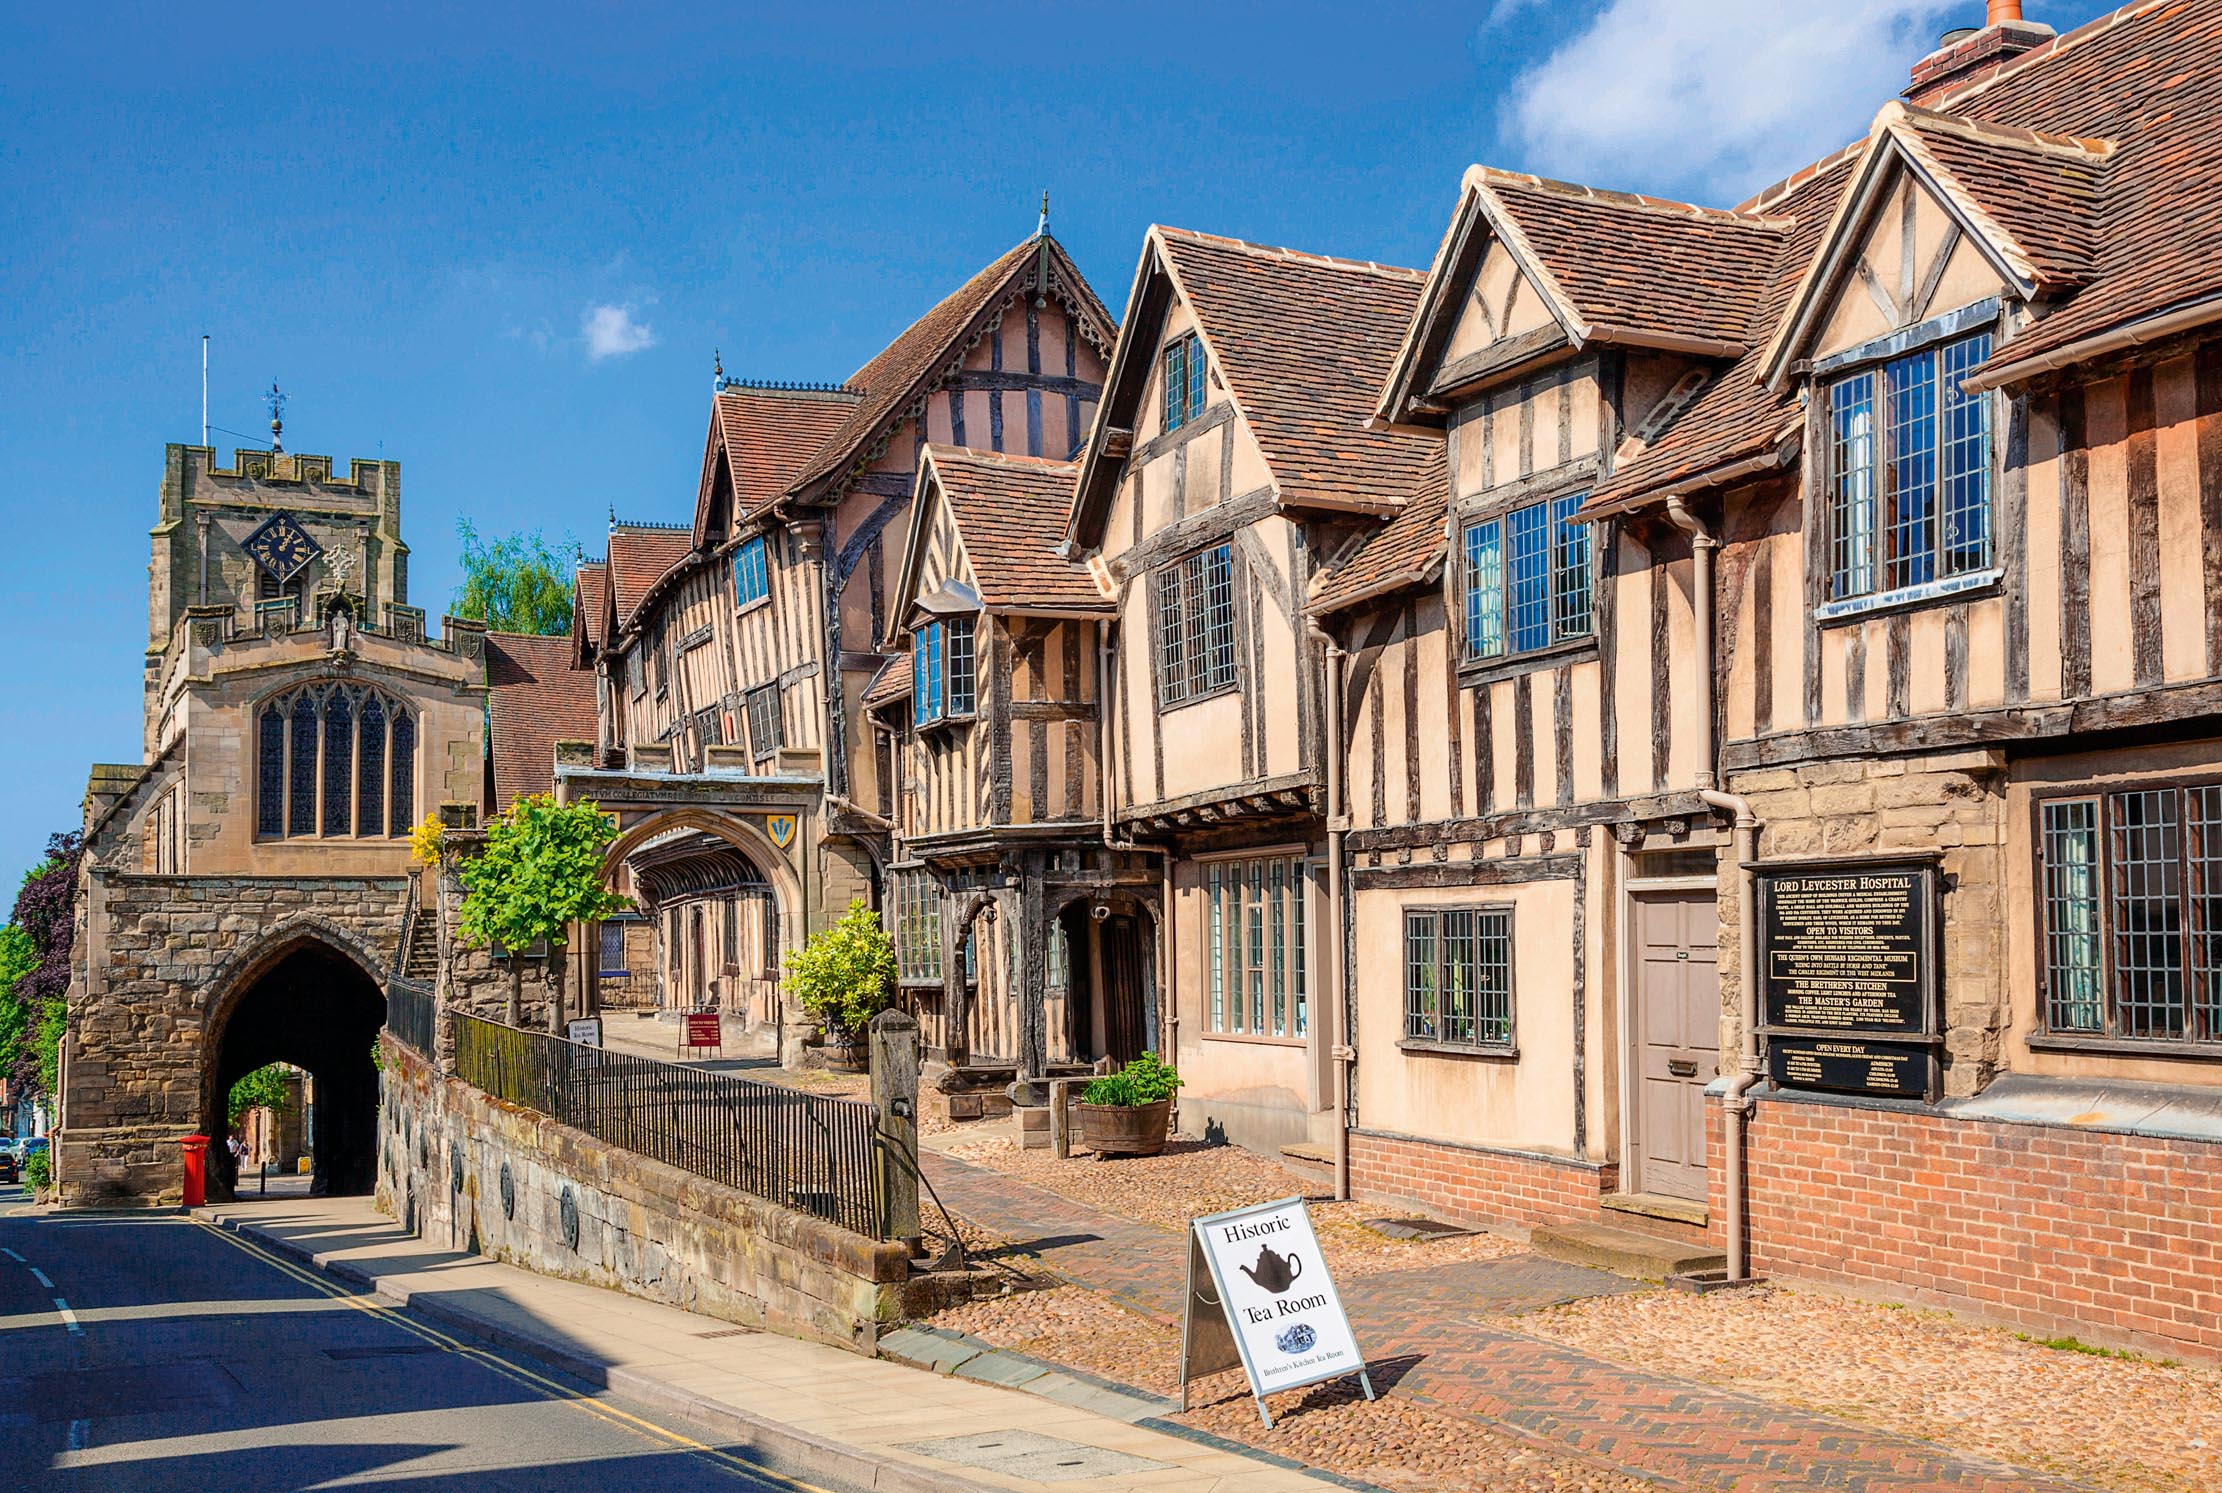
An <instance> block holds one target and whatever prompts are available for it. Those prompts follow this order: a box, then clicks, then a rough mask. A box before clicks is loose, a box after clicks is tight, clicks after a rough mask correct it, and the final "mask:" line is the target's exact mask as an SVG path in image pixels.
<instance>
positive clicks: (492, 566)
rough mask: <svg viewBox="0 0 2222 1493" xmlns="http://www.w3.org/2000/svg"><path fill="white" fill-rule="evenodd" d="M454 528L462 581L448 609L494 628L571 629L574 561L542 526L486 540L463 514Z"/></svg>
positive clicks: (551, 632) (553, 631) (557, 631)
mask: <svg viewBox="0 0 2222 1493" xmlns="http://www.w3.org/2000/svg"><path fill="white" fill-rule="evenodd" d="M455 532H456V534H457V536H458V537H459V538H461V539H462V541H463V554H462V565H463V584H462V585H460V586H458V587H456V588H455V600H454V604H453V606H452V607H451V608H450V610H451V611H452V612H453V613H454V614H455V615H456V616H458V617H475V618H477V619H478V620H479V621H481V622H483V623H485V624H486V625H487V626H488V627H489V628H492V629H493V630H494V631H495V632H522V633H545V634H549V635H558V634H562V633H567V632H569V631H570V630H571V590H572V585H571V564H570V562H569V561H568V560H566V559H565V558H564V557H563V555H562V553H561V552H560V551H559V550H556V549H553V548H551V547H550V546H549V544H548V541H547V540H546V539H544V538H542V537H541V534H540V531H539V530H537V529H535V530H534V531H532V532H531V533H529V534H526V533H517V534H510V535H507V536H505V537H504V538H501V539H496V540H492V541H487V540H485V539H481V538H480V537H479V533H478V530H477V528H475V527H474V526H473V525H472V523H471V521H470V520H469V519H467V518H459V519H457V520H456V521H455ZM566 542H567V543H569V544H570V547H571V548H573V549H574V550H575V549H576V548H577V546H576V543H575V542H571V541H566Z"/></svg>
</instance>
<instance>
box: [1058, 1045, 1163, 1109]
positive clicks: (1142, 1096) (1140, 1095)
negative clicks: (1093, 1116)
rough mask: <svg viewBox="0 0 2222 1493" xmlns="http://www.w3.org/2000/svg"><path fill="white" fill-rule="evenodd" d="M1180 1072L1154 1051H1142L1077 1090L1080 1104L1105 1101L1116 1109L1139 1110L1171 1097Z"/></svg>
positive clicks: (1103, 1102) (1102, 1102)
mask: <svg viewBox="0 0 2222 1493" xmlns="http://www.w3.org/2000/svg"><path fill="white" fill-rule="evenodd" d="M1179 1087H1180V1075H1179V1074H1178V1073H1175V1072H1174V1071H1173V1068H1172V1065H1171V1064H1170V1063H1167V1062H1164V1061H1163V1060H1161V1059H1160V1058H1159V1057H1158V1055H1157V1054H1156V1053H1154V1052H1145V1053H1143V1054H1142V1055H1141V1056H1140V1057H1138V1058H1136V1059H1135V1060H1134V1061H1133V1062H1131V1063H1128V1064H1127V1065H1126V1066H1125V1067H1124V1068H1121V1069H1120V1070H1119V1071H1118V1072H1116V1073H1107V1074H1105V1075H1104V1076H1103V1077H1101V1078H1099V1079H1097V1080H1095V1081H1094V1082H1093V1083H1091V1084H1089V1085H1088V1086H1087V1087H1086V1088H1084V1089H1082V1090H1081V1091H1080V1102H1081V1103H1082V1104H1109V1105H1114V1106H1116V1107H1118V1108H1120V1109H1140V1108H1141V1107H1142V1106H1143V1105H1145V1104H1155V1103H1157V1102H1158V1101H1159V1100H1160V1099H1170V1098H1172V1097H1173V1090H1175V1089H1177V1088H1179Z"/></svg>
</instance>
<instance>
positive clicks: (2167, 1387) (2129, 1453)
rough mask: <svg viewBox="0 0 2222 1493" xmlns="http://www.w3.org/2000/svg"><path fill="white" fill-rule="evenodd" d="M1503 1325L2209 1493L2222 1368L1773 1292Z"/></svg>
mask: <svg viewBox="0 0 2222 1493" xmlns="http://www.w3.org/2000/svg"><path fill="white" fill-rule="evenodd" d="M1507 1325H1511V1326H1515V1327H1517V1329H1518V1330H1519V1331H1521V1332H1523V1333H1527V1334H1529V1335H1531V1336H1535V1337H1542V1338H1548V1339H1550V1340H1552V1341H1554V1342H1558V1343H1563V1344H1565V1345H1567V1346H1569V1347H1573V1348H1578V1349H1580V1350H1581V1351H1582V1352H1584V1353H1588V1354H1592V1355H1594V1356H1597V1357H1600V1358H1607V1359H1611V1360H1614V1361H1616V1362H1619V1363H1627V1364H1634V1365H1638V1366H1640V1367H1643V1368H1646V1369H1650V1370H1652V1371H1654V1372H1658V1373H1666V1374H1675V1375H1679V1376H1681V1377H1684V1378H1690V1379H1698V1380H1702V1381H1704V1382H1706V1383H1709V1384H1719V1385H1724V1386H1727V1387H1731V1388H1734V1389H1737V1390H1741V1391H1743V1392H1744V1393H1747V1394H1754V1395H1759V1396H1762V1397H1765V1398H1767V1399H1772V1400H1779V1401H1784V1402H1786V1403H1790V1404H1795V1405H1802V1406H1805V1407H1806V1408H1809V1409H1812V1410H1815V1411H1818V1412H1820V1413H1822V1414H1825V1415H1830V1416H1835V1417H1839V1418H1842V1419H1847V1420H1856V1421H1859V1422H1861V1423H1863V1424H1866V1425H1872V1426H1878V1427H1881V1428H1883V1429H1886V1430H1889V1431H1893V1432H1895V1433H1897V1434H1899V1435H1903V1436H1915V1437H1921V1438H1924V1439H1926V1440H1931V1441H1937V1442H1941V1443H1943V1444H1944V1445H1947V1446H1950V1447H1953V1448H1955V1449H1957V1450H1960V1451H1964V1452H1972V1453H1975V1454H1977V1455H1981V1456H1987V1457H1993V1458H1996V1459H1998V1460H2000V1461H2007V1462H2013V1463H2015V1464H2017V1465H2019V1466H2023V1467H2027V1468H2030V1469H2031V1470H2033V1471H2039V1472H2045V1473H2048V1474H2051V1475H2053V1476H2056V1477H2062V1478H2070V1479H2073V1480H2075V1481H2077V1482H2082V1483H2088V1484H2090V1485H2092V1486H2094V1487H2100V1488H2109V1489H2119V1490H2123V1493H2213V1490H2217V1489H2222V1370H2216V1369H2211V1368H2192V1367H2184V1366H2179V1365H2172V1364H2166V1363H2161V1362H2157V1361H2154V1360H2150V1359H2123V1358H2111V1357H2100V1356H2094V1355H2091V1354H2085V1353H2076V1352H2070V1351H2066V1350H2063V1349H2058V1348H2047V1347H2045V1346H2043V1345H2042V1344H2040V1343H2032V1342H2025V1341H2023V1340H2021V1339H2019V1338H2016V1337H2015V1336H2014V1335H2013V1334H2012V1333H2010V1332H2007V1331H2004V1330H2002V1329H1998V1328H1990V1327H1982V1326H1978V1325H1975V1324H1973V1323H1969V1322H1964V1321H1961V1320H1959V1319H1958V1318H1955V1317H1952V1316H1950V1315H1948V1314H1946V1313H1943V1312H1930V1311H1915V1310H1909V1309H1903V1308H1896V1307H1889V1306H1883V1305H1879V1304H1875V1303H1871V1302H1862V1301H1852V1300H1847V1299H1845V1298H1842V1297H1837V1296H1831V1295H1827V1294H1824V1293H1820V1292H1811V1291H1791V1290H1784V1289H1779V1288H1773V1287H1759V1288H1756V1289H1753V1290H1749V1291H1729V1292H1723V1293H1721V1294H1718V1295H1714V1296H1688V1295H1684V1294H1682V1293H1680V1292H1672V1291H1642V1292H1637V1293H1633V1294H1630V1295H1623V1296H1610V1297H1598V1298H1595V1299H1591V1300H1586V1301H1580V1302H1575V1303H1573V1304H1571V1305H1567V1306H1559V1307H1552V1308H1549V1309H1546V1310H1543V1311H1539V1312H1531V1313H1528V1314H1525V1315H1523V1316H1521V1317H1519V1318H1518V1319H1517V1321H1516V1322H1511V1323H1508V1324H1507Z"/></svg>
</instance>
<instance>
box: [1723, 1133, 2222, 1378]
mask: <svg viewBox="0 0 2222 1493" xmlns="http://www.w3.org/2000/svg"><path fill="white" fill-rule="evenodd" d="M1712 1118H1713V1123H1712V1157H1713V1168H1712V1172H1713V1189H1712V1190H1713V1197H1712V1207H1711V1210H1710V1211H1711V1215H1712V1219H1713V1228H1714V1231H1715V1233H1716V1236H1717V1237H1720V1238H1722V1240H1723V1242H1725V1235H1724V1234H1723V1233H1722V1232H1721V1210H1722V1207H1723V1204H1724V1202H1725V1196H1724V1192H1723V1183H1724V1174H1723V1171H1722V1165H1721V1163H1722V1147H1723V1139H1724V1134H1723V1131H1722V1128H1721V1124H1720V1120H1721V1118H1722V1112H1721V1110H1720V1107H1719V1106H1718V1105H1715V1106H1714V1107H1713V1117H1712ZM1750 1141H1751V1191H1750V1200H1751V1216H1750V1229H1749V1233H1748V1235H1747V1237H1748V1238H1749V1240H1750V1243H1751V1256H1752V1269H1753V1271H1754V1272H1755V1273H1757V1274H1761V1275H1768V1274H1772V1275H1778V1276H1795V1277H1804V1278H1808V1279H1814V1280H1824V1281H1834V1282H1839V1283H1845V1284H1851V1285H1855V1286H1861V1287H1867V1288H1872V1289H1875V1290H1877V1291H1879V1292H1880V1293H1881V1294H1883V1295H1886V1296H1890V1297H1893V1298H1896V1299H1901V1300H1908V1301H1918V1302H1923V1303H1926V1304H1929V1305H1935V1306H1942V1307H1946V1308H1949V1309H1952V1310H1957V1311H1965V1312H1968V1313H1969V1314H1971V1315H1976V1316H1981V1317H1987V1318H1991V1319H1996V1320H2003V1321H2007V1322H2012V1323H2015V1324H2017V1325H2020V1326H2022V1327H2025V1328H2027V1329H2030V1330H2034V1331H2041V1332H2045V1333H2061V1332H2069V1333H2074V1334H2076V1335H2077V1336H2080V1337H2083V1338H2086V1339H2090V1340H2094V1341H2098V1342H2104V1343H2120V1344H2129V1345H2135V1346H2144V1347H2148V1348H2158V1349H2160V1350H2161V1351H2164V1352H2165V1351H2171V1350H2173V1351H2181V1350H2186V1349H2188V1350H2190V1351H2191V1352H2193V1353H2195V1354H2197V1355H2198V1356H2201V1357H2208V1358H2212V1357H2217V1356H2222V1145H2216V1144H2209V1143H2202V1142H2198V1141H2187V1140H2154V1139H2144V1138H2141V1137H2137V1136H2126V1135H2105V1134H2095V1133H2092V1132H2088V1131H2078V1130H2072V1129H2067V1128H2064V1127H2055V1126H2044V1125H2016V1124H2007V1123H2003V1122H1999V1121H1992V1120H1958V1119H1951V1118H1948V1117H1945V1116H1942V1115H1936V1114H1928V1113H1921V1112H1906V1111H1897V1110H1884V1109H1869V1108H1861V1107H1856V1106H1852V1105H1838V1104H1828V1103H1812V1102H1808V1101H1803V1100H1762V1101H1761V1102H1760V1103H1759V1105H1758V1107H1757V1109H1756V1111H1755V1113H1754V1115H1753V1117H1752V1121H1751V1130H1750Z"/></svg>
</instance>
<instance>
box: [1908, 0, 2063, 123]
mask: <svg viewBox="0 0 2222 1493" xmlns="http://www.w3.org/2000/svg"><path fill="white" fill-rule="evenodd" d="M2054 35H2055V33H2054V31H2053V29H2052V28H2051V27H2050V26H2047V25H2045V24H2043V23H2042V22H2040V21H2025V20H2023V19H2022V18H2021V0H1990V8H1989V10H1988V12H1987V13H1986V14H1985V16H1984V17H1983V26H1982V29H1981V30H1975V29H1973V28H1970V27H1962V28H1961V29H1959V30H1957V31H1947V32H1945V33H1944V35H1943V36H1942V37H1941V38H1939V39H1938V41H1937V49H1936V50H1935V51H1934V52H1931V53H1930V54H1929V55H1928V56H1926V57H1924V58H1922V59H1921V60H1920V61H1919V62H1916V63H1915V64H1914V65H1913V83H1912V85H1911V86H1910V87H1908V88H1907V89H1906V91H1905V95H1904V97H1905V100H1906V102H1907V103H1909V104H1922V105H1926V104H1929V103H1932V102H1933V101H1935V100H1936V99H1939V98H1941V97H1943V96H1944V95H1945V94H1947V93H1949V92H1951V91H1952V90H1953V89H1955V88H1958V87H1961V86H1962V85H1964V84H1968V83H1973V82H1976V81H1977V80H1979V79H1982V78H1987V77H1989V76H1990V75H1991V74H1992V73H1995V72H1997V71H1998V70H1999V69H2000V68H2001V67H2004V66H2005V65H2006V64H2007V62H2009V61H2010V60H2012V59H2013V58H2016V57H2019V56H2020V55H2021V54H2022V53H2024V52H2027V51H2031V50H2033V49H2035V48H2037V47H2041V46H2043V45H2044V44H2045V43H2046V42H2048V41H2050V40H2052V38H2053V36H2054Z"/></svg>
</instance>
